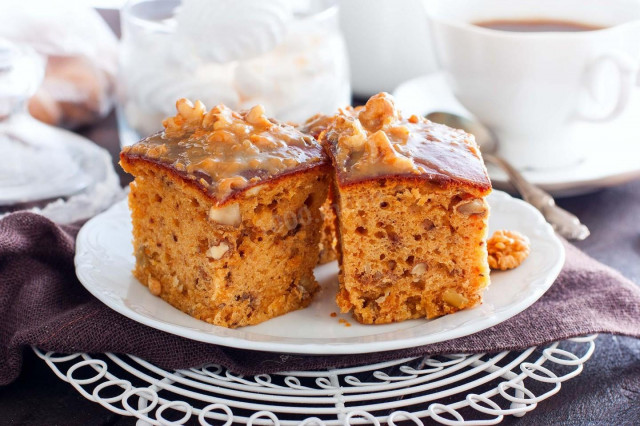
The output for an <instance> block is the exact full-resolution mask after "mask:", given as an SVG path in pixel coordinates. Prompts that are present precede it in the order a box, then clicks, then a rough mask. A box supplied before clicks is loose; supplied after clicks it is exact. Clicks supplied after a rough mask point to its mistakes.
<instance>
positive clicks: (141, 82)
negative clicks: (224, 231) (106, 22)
mask: <svg viewBox="0 0 640 426" xmlns="http://www.w3.org/2000/svg"><path fill="white" fill-rule="evenodd" d="M187 2H188V3H189V4H187ZM240 4H242V5H243V6H242V7H245V9H244V10H239V8H240V6H236V5H240ZM283 4H285V6H286V7H288V8H289V12H290V15H289V17H288V18H286V19H285V18H283V17H282V16H283V14H282V13H281V12H282V11H281V10H279V9H278V8H277V5H283ZM194 5H195V6H197V7H200V8H201V9H197V8H194ZM221 5H222V6H225V7H220V6H221ZM247 5H248V7H247ZM187 6H189V10H187ZM234 8H235V10H234ZM187 12H188V13H187ZM196 15H197V16H196ZM121 22H122V45H121V51H120V72H119V83H120V84H119V117H120V119H122V118H124V120H125V121H126V127H127V128H128V129H129V130H131V129H133V130H134V131H135V133H137V136H146V135H148V134H151V133H153V132H156V131H158V130H160V129H161V128H162V124H161V123H162V120H163V119H164V118H166V117H167V116H171V115H174V113H175V102H176V100H177V99H179V98H189V99H191V100H196V99H199V100H201V101H202V102H204V103H205V105H207V107H212V106H214V105H216V104H218V103H224V104H225V105H227V106H229V107H231V108H233V109H244V108H248V107H251V106H253V105H255V104H258V103H260V104H263V105H264V106H265V108H266V110H267V114H268V115H270V116H272V117H275V118H277V119H279V120H283V121H289V122H295V123H300V122H303V121H304V120H306V119H307V118H308V117H310V116H312V115H314V114H316V113H322V112H324V113H331V112H333V111H335V110H336V109H337V108H338V107H342V106H344V105H347V104H348V103H349V101H350V86H349V70H348V61H347V53H346V48H345V44H344V40H343V38H342V35H341V33H340V30H339V25H338V6H337V4H336V1H334V0H306V1H300V0H277V1H273V2H265V1H263V0H255V1H249V2H229V3H225V2H222V1H221V0H217V1H203V0H185V1H184V2H182V1H179V0H133V1H130V2H129V3H128V4H127V5H126V7H125V8H124V9H123V10H122V19H121ZM129 142H131V140H129Z"/></svg>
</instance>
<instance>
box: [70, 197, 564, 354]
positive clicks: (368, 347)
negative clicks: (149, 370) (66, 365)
mask: <svg viewBox="0 0 640 426" xmlns="http://www.w3.org/2000/svg"><path fill="white" fill-rule="evenodd" d="M492 195H493V196H495V197H499V198H503V200H504V199H509V202H514V203H516V204H519V205H520V206H524V207H525V208H527V209H529V210H530V211H531V212H532V213H533V214H535V215H537V217H538V220H537V225H536V228H537V226H540V227H541V228H540V231H541V232H542V231H544V232H542V233H543V234H545V235H546V236H547V238H548V241H549V242H550V243H553V245H555V246H556V248H557V249H558V254H559V257H558V259H557V260H556V262H555V263H554V264H553V265H552V266H551V267H550V268H549V273H548V274H547V275H546V276H545V277H544V279H543V282H542V283H541V284H540V285H539V286H538V287H536V288H535V291H534V292H533V293H532V294H530V296H529V297H528V298H526V299H522V300H519V301H518V302H517V303H514V304H511V305H510V306H509V307H508V308H505V309H503V310H501V311H500V315H499V316H498V315H496V314H495V313H494V314H491V315H489V316H487V317H485V318H481V321H473V322H474V324H476V325H477V324H478V323H480V324H481V327H480V328H478V327H477V326H476V327H475V328H473V329H472V330H471V331H469V328H470V326H469V322H467V323H465V324H463V325H461V326H458V327H455V328H453V329H450V330H445V331H441V332H436V333H431V334H425V335H421V336H415V337H410V338H405V339H396V340H388V341H384V342H381V341H372V342H358V343H353V342H344V343H342V342H327V343H317V342H296V343H293V342H273V341H268V342H267V341H253V340H247V339H244V338H241V337H235V336H219V335H216V334H213V333H208V332H206V331H203V330H192V329H189V328H187V327H185V326H182V325H177V324H173V323H168V322H162V321H159V320H157V319H154V318H149V317H146V316H144V315H142V314H140V313H138V312H136V311H134V310H133V309H131V308H129V307H128V306H126V305H125V304H124V303H112V300H110V299H109V298H108V297H105V294H104V293H102V292H100V291H98V289H97V288H96V287H94V286H93V285H91V284H87V283H85V280H90V278H88V277H87V275H86V274H87V273H86V272H85V267H84V266H83V265H79V263H80V261H81V256H82V254H83V252H85V251H86V250H81V248H83V245H84V244H86V241H88V239H87V238H86V235H87V234H88V233H89V232H90V231H91V230H92V224H94V223H95V222H97V221H99V220H100V219H101V218H103V217H105V216H106V215H108V214H113V211H114V209H117V208H119V207H120V206H121V205H122V204H124V203H126V202H127V200H126V199H124V200H121V201H119V202H118V203H116V204H114V205H113V206H112V207H111V208H109V209H108V210H107V211H105V212H103V213H100V214H99V215H96V216H95V217H93V218H92V219H90V220H89V221H87V222H86V223H85V225H83V226H82V228H81V229H80V231H79V232H78V236H77V239H76V249H75V255H74V268H75V271H76V276H77V278H78V280H79V281H80V283H81V284H82V286H83V287H84V288H85V289H86V290H87V291H89V293H91V294H92V295H93V296H94V297H96V298H97V299H98V300H99V301H100V302H101V303H103V304H105V305H106V306H107V307H109V308H110V309H112V310H114V311H116V312H118V313H119V314H121V315H123V316H125V317H127V318H129V319H131V320H133V321H136V322H138V323H141V324H143V325H145V326H148V327H151V328H154V329H156V330H160V331H164V332H167V333H170V334H173V335H177V336H180V337H184V338H187V339H190V340H195V341H199V342H203V343H208V344H216V345H221V346H225V347H231V348H236V349H245V350H255V351H265V352H276V353H290V354H306V355H351V354H365V353H374V352H386V351H391V350H398V349H407V348H413V347H418V346H424V345H428V344H433V343H440V342H445V341H449V340H453V339H457V338H460V337H464V336H468V335H471V334H475V333H478V332H480V331H483V330H486V329H488V328H491V327H493V326H495V325H497V324H500V323H502V322H504V321H507V320H508V319H510V318H512V317H514V316H515V315H517V314H519V313H520V312H522V311H524V310H525V309H527V308H528V307H530V306H531V305H533V304H534V303H535V302H536V301H538V299H540V297H542V296H543V295H544V294H545V293H546V292H547V291H548V290H549V288H550V287H551V286H552V285H553V283H554V282H555V280H556V278H557V277H558V275H559V273H560V271H561V270H562V267H563V266H564V263H565V249H564V246H563V245H562V242H561V241H560V239H559V238H558V236H557V235H556V234H555V232H554V231H553V228H552V227H551V225H549V224H548V223H547V222H546V221H545V220H544V218H543V216H542V214H541V213H540V212H538V211H537V210H536V209H535V208H534V207H533V206H531V205H530V204H528V203H526V202H524V201H522V200H520V199H517V198H514V197H511V196H510V195H509V194H507V193H505V192H503V191H500V190H493V192H492ZM534 229H535V228H534ZM120 300H122V299H120ZM163 303H167V302H164V301H163ZM167 305H168V306H171V305H170V304H168V303H167ZM174 309H176V308H174ZM184 315H187V314H184ZM451 315H454V314H451ZM205 324H209V323H206V322H205ZM209 325H211V324H209ZM212 326H213V325H212ZM374 326H375V325H374ZM213 327H216V326H213ZM220 328H221V329H224V330H228V329H226V328H224V327H220ZM391 333H394V332H391ZM443 333H444V334H446V338H435V339H433V338H432V337H433V336H441V335H442V334H443ZM283 339H284V338H283ZM293 339H299V338H293Z"/></svg>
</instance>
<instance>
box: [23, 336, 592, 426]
mask: <svg viewBox="0 0 640 426" xmlns="http://www.w3.org/2000/svg"><path fill="white" fill-rule="evenodd" d="M596 337H597V335H592V336H586V337H579V338H574V339H569V340H566V341H562V342H555V343H552V344H551V345H549V346H547V347H541V348H529V349H527V350H525V351H522V352H501V353H498V354H474V355H445V356H427V357H419V358H406V359H401V360H397V361H389V362H384V363H379V364H372V365H361V366H358V367H352V368H342V369H334V370H324V371H295V372H282V373H276V374H261V375H257V376H251V377H244V376H240V375H236V374H234V373H232V372H230V371H228V370H226V369H225V368H223V367H221V366H219V365H215V364H210V365H206V366H203V367H200V368H190V369H186V370H175V371H168V370H164V369H161V368H158V367H156V366H155V365H153V364H151V363H149V362H147V361H144V360H142V359H140V358H138V357H135V356H131V355H116V354H112V353H107V354H103V355H89V354H86V353H77V354H73V355H60V354H55V353H51V352H48V353H44V352H42V351H40V350H38V349H37V348H34V351H35V352H36V354H37V355H38V356H39V357H40V358H42V359H43V360H44V361H45V362H46V363H47V364H48V365H49V367H51V369H52V370H53V372H54V373H55V374H56V375H57V376H58V377H59V378H60V379H62V380H64V381H65V382H68V383H70V384H71V385H72V386H73V387H74V388H75V389H76V390H77V391H78V392H80V394H82V395H83V396H84V397H85V398H87V399H89V400H91V401H94V402H97V403H98V404H100V405H102V406H103V407H105V408H106V409H108V410H110V411H112V412H114V413H117V414H120V415H123V416H134V417H136V418H138V419H139V421H138V424H139V425H164V424H184V423H186V422H187V421H189V420H191V421H192V422H193V421H195V420H197V421H198V422H199V423H200V424H202V425H208V424H216V425H217V424H224V425H231V424H232V423H240V424H249V425H266V424H275V425H294V424H301V425H327V426H328V425H344V424H375V425H379V424H381V423H388V424H390V425H395V424H397V423H398V422H400V421H403V420H405V421H406V420H409V421H411V422H412V423H413V424H417V425H422V424H424V423H423V420H424V421H427V419H430V420H431V421H432V422H433V421H435V422H437V423H440V424H445V425H492V424H497V423H500V422H501V421H502V420H503V419H504V417H505V416H509V415H513V416H518V417H520V416H523V415H525V414H526V413H527V412H529V411H531V410H534V409H535V408H536V407H537V404H538V403H539V402H540V401H542V400H544V399H546V398H549V397H551V396H552V395H554V394H556V393H558V392H559V391H560V389H561V387H562V383H563V382H565V381H567V380H569V379H571V378H573V377H575V376H577V375H578V374H580V373H581V372H582V369H583V364H584V363H585V362H586V361H587V360H588V359H589V358H590V357H591V355H592V354H593V351H594V349H595V343H594V340H595V338H596ZM421 419H422V420H421Z"/></svg>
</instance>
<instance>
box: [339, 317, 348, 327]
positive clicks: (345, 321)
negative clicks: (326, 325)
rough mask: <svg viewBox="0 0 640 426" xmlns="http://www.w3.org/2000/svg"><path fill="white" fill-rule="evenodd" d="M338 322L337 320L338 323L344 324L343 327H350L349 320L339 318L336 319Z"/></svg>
mask: <svg viewBox="0 0 640 426" xmlns="http://www.w3.org/2000/svg"><path fill="white" fill-rule="evenodd" d="M338 322H339V323H340V324H344V326H345V327H351V323H350V322H349V321H347V320H346V319H344V318H340V319H339V320H338Z"/></svg>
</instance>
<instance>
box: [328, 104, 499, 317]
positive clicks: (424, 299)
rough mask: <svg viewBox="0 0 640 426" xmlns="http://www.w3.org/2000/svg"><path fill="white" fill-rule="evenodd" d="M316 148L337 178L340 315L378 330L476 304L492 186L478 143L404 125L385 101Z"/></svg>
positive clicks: (342, 117)
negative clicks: (325, 153)
mask: <svg viewBox="0 0 640 426" xmlns="http://www.w3.org/2000/svg"><path fill="white" fill-rule="evenodd" d="M320 139H321V144H323V146H324V147H325V148H326V149H327V151H328V153H329V156H330V157H331V161H332V163H333V166H334V169H335V177H334V183H333V185H334V190H333V194H334V197H335V208H336V214H337V217H338V229H337V235H338V260H339V263H340V274H339V281H340V291H339V294H338V296H337V303H338V305H339V307H340V309H341V310H342V312H348V311H353V315H354V317H355V318H356V319H357V320H358V321H359V322H361V323H365V324H380V323H389V322H395V321H402V320H406V319H410V318H421V317H427V318H434V317H437V316H440V315H444V314H449V313H452V312H455V311H458V310H460V309H464V308H469V307H472V306H476V305H477V304H479V303H480V302H481V300H482V290H483V289H484V288H485V287H486V286H487V285H488V284H489V266H488V263H487V247H486V237H487V219H488V215H489V207H488V205H487V203H486V201H485V197H486V196H487V195H488V194H489V193H490V192H491V183H490V181H489V178H488V176H487V172H486V169H485V166H484V163H483V161H482V158H481V155H480V152H479V150H478V147H477V146H476V143H475V141H474V138H473V136H471V135H469V134H467V133H465V132H463V131H461V130H455V129H451V128H449V127H446V126H443V125H439V124H435V123H432V122H430V121H428V120H426V119H423V118H420V117H417V116H415V115H412V116H410V117H408V118H405V117H403V116H402V114H401V113H400V111H398V109H397V108H396V107H395V105H394V102H393V99H392V98H391V96H389V95H388V94H385V93H381V94H378V95H375V96H373V97H372V98H371V99H369V101H368V102H367V104H366V105H365V106H364V108H361V109H356V110H350V111H346V112H345V111H342V112H340V113H339V114H338V116H337V117H336V119H335V120H334V121H333V122H332V123H331V124H330V125H329V126H328V127H327V129H326V130H325V131H324V132H322V134H321V135H320Z"/></svg>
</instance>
